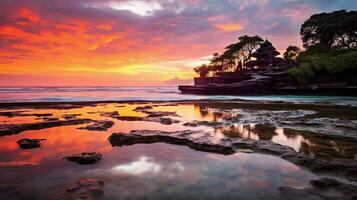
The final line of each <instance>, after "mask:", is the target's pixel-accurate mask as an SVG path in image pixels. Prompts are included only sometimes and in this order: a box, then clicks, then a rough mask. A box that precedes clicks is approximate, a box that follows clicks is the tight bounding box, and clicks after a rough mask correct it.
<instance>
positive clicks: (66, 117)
mask: <svg viewBox="0 0 357 200" xmlns="http://www.w3.org/2000/svg"><path fill="white" fill-rule="evenodd" d="M78 116H81V114H64V115H62V117H63V118H65V119H75V118H77V117H78Z"/></svg>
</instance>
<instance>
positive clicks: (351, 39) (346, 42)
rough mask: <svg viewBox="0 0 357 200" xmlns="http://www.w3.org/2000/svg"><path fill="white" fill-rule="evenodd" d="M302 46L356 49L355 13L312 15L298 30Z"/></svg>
mask: <svg viewBox="0 0 357 200" xmlns="http://www.w3.org/2000/svg"><path fill="white" fill-rule="evenodd" d="M300 34H301V38H302V41H303V46H304V47H305V48H306V49H311V48H313V47H324V48H326V47H327V48H337V49H356V48H357V11H350V12H347V11H346V10H340V11H335V12H332V13H320V14H315V15H312V16H311V17H310V18H309V19H308V20H306V21H305V22H304V23H303V25H302V26H301V29H300Z"/></svg>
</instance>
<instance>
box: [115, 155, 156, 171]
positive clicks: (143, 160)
mask: <svg viewBox="0 0 357 200" xmlns="http://www.w3.org/2000/svg"><path fill="white" fill-rule="evenodd" d="M161 168H162V167H161V165H159V164H156V163H155V162H154V161H153V159H152V158H149V157H145V156H143V157H140V158H139V159H138V160H136V161H134V162H131V163H128V164H122V165H118V166H115V167H113V168H112V171H113V172H115V173H126V174H132V175H141V174H145V173H155V174H156V173H159V172H160V171H161Z"/></svg>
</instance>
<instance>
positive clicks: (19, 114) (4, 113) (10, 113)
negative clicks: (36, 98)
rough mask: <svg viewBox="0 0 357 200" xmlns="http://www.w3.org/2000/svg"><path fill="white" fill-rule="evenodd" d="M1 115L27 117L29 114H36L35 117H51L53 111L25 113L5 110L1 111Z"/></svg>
mask: <svg viewBox="0 0 357 200" xmlns="http://www.w3.org/2000/svg"><path fill="white" fill-rule="evenodd" d="M0 116H4V117H9V118H11V117H27V116H34V117H49V116H52V114H51V113H24V111H21V110H20V111H5V112H0Z"/></svg>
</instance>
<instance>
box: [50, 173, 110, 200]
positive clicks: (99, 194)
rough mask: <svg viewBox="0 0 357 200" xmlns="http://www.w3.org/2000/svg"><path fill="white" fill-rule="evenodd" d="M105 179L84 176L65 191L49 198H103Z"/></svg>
mask: <svg viewBox="0 0 357 200" xmlns="http://www.w3.org/2000/svg"><path fill="white" fill-rule="evenodd" d="M103 185H104V183H103V181H100V180H97V179H95V178H82V179H80V180H79V181H78V182H77V183H76V184H74V185H72V186H70V187H68V188H67V189H66V190H65V191H63V192H60V193H59V194H56V195H54V196H53V197H50V198H48V199H49V200H70V199H73V200H75V199H78V200H79V199H85V200H103V199H104V192H103Z"/></svg>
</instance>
